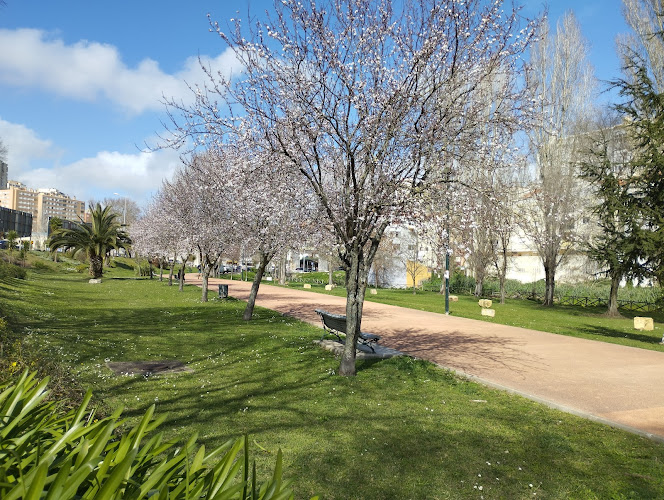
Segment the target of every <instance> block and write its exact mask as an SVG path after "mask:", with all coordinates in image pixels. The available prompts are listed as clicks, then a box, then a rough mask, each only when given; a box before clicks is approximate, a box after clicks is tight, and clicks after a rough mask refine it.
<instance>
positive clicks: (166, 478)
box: [0, 371, 293, 500]
mask: <svg viewBox="0 0 664 500" xmlns="http://www.w3.org/2000/svg"><path fill="white" fill-rule="evenodd" d="M47 384H48V379H44V380H42V381H41V382H38V381H37V380H35V374H28V372H27V371H26V372H25V373H24V374H23V375H22V376H21V378H20V379H19V380H18V382H16V383H15V384H12V385H5V386H3V387H2V392H1V393H0V498H3V499H4V500H13V499H38V498H45V499H57V500H66V499H70V498H87V499H91V498H94V499H97V500H99V499H117V498H123V499H139V498H147V497H153V496H154V498H159V499H162V498H163V499H165V498H168V499H176V498H177V499H193V498H208V499H212V498H215V499H219V498H240V499H286V498H292V497H293V494H292V490H291V489H290V481H283V480H282V477H281V475H282V470H281V462H282V459H281V451H279V452H278V454H277V462H276V465H275V468H274V472H273V475H272V479H270V480H268V481H266V482H264V483H262V484H260V485H258V484H257V482H256V465H255V462H254V464H253V467H252V473H251V478H250V477H249V475H250V474H249V455H248V453H247V443H248V440H247V437H246V436H245V437H244V439H242V438H239V439H237V440H235V441H233V440H230V441H228V442H227V443H225V444H224V445H222V446H220V447H219V448H217V449H215V450H213V451H211V452H210V453H206V451H205V446H200V447H198V448H196V435H193V436H192V437H191V438H190V439H189V440H188V441H187V442H186V443H185V444H184V445H183V446H182V447H176V446H175V442H164V441H163V435H162V434H161V433H157V434H154V435H152V436H150V437H148V434H150V433H151V432H152V431H154V430H155V429H156V428H157V427H158V426H159V425H160V424H161V423H162V421H163V420H164V417H163V416H162V417H160V418H158V419H153V418H152V415H153V412H154V405H153V406H151V407H150V408H149V409H148V411H147V412H146V413H145V414H144V416H143V418H142V419H141V421H140V422H139V424H138V425H136V426H135V427H133V428H132V429H131V430H129V431H128V432H125V433H123V434H122V435H121V436H118V432H117V429H118V428H119V427H120V426H121V425H123V423H124V421H122V420H119V419H120V414H121V412H122V409H118V410H117V411H116V412H114V413H113V415H111V416H110V417H107V418H103V419H95V418H94V411H88V410H87V406H88V404H89V402H90V399H91V393H90V391H88V393H87V394H86V396H85V398H84V400H83V402H82V403H81V405H80V407H79V408H78V409H75V410H72V411H70V412H67V413H63V412H60V411H58V409H57V403H55V402H53V401H50V402H45V401H44V399H45V398H46V396H47V394H48V391H47V389H46V387H47ZM243 449H244V450H245V451H244V460H238V455H239V453H240V451H241V450H243Z"/></svg>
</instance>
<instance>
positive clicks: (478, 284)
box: [475, 276, 484, 297]
mask: <svg viewBox="0 0 664 500" xmlns="http://www.w3.org/2000/svg"><path fill="white" fill-rule="evenodd" d="M483 291H484V276H481V277H479V278H477V279H476V280H475V297H480V296H481V295H482V292H483Z"/></svg>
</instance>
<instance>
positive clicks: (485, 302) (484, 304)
mask: <svg viewBox="0 0 664 500" xmlns="http://www.w3.org/2000/svg"><path fill="white" fill-rule="evenodd" d="M477 303H478V304H479V305H480V307H483V308H485V309H489V308H490V307H491V304H493V301H492V300H491V299H480V300H479V301H478V302H477Z"/></svg>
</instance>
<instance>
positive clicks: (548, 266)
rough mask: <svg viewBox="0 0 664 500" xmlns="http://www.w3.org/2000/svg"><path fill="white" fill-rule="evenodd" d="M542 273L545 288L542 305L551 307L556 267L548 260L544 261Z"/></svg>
mask: <svg viewBox="0 0 664 500" xmlns="http://www.w3.org/2000/svg"><path fill="white" fill-rule="evenodd" d="M544 275H545V282H546V289H545V291H544V302H543V303H542V305H543V306H546V307H553V296H554V295H553V293H554V291H555V287H556V268H555V266H554V265H553V264H552V263H551V261H549V260H546V261H545V262H544Z"/></svg>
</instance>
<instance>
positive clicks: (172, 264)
mask: <svg viewBox="0 0 664 500" xmlns="http://www.w3.org/2000/svg"><path fill="white" fill-rule="evenodd" d="M176 259H177V254H173V262H171V266H170V271H169V273H168V286H173V273H174V272H175V260H176Z"/></svg>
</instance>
